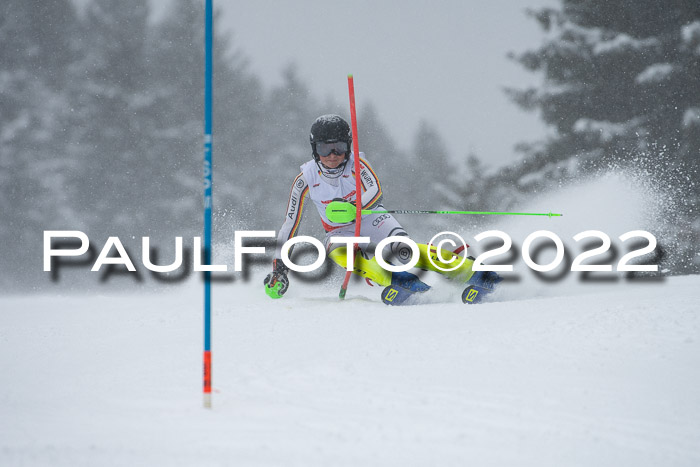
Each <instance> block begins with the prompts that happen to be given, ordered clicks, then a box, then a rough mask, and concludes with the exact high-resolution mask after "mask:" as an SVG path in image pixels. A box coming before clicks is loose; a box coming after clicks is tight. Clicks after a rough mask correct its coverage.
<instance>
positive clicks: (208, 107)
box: [204, 0, 214, 408]
mask: <svg viewBox="0 0 700 467" xmlns="http://www.w3.org/2000/svg"><path fill="white" fill-rule="evenodd" d="M212 3H213V0H206V5H205V13H204V23H205V24H204V264H211V217H212V215H211V210H212V185H213V180H212V172H213V171H214V167H213V166H212V124H211V121H212V72H213V60H212V58H213V57H212V48H213V42H214V41H213V37H214V35H213V29H214V24H213V5H212ZM204 407H206V408H211V271H204Z"/></svg>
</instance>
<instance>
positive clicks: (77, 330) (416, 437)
mask: <svg viewBox="0 0 700 467" xmlns="http://www.w3.org/2000/svg"><path fill="white" fill-rule="evenodd" d="M699 285H700V278H699V277H698V276H686V277H672V278H669V279H667V280H666V281H665V282H663V283H652V284H648V283H645V284H641V285H635V284H630V283H628V282H619V283H615V284H598V285H593V286H591V287H592V288H591V287H587V288H585V289H583V288H582V289H581V290H579V291H576V290H573V289H570V288H568V289H567V288H563V289H564V291H565V292H564V294H562V295H559V292H558V290H561V289H562V288H560V289H557V288H556V287H550V288H549V289H547V290H549V291H550V292H549V293H548V294H547V295H549V296H542V294H539V295H540V296H539V297H537V298H530V299H524V300H504V301H500V302H495V303H490V304H484V305H479V306H474V307H467V306H465V305H462V304H461V303H455V302H458V299H456V300H453V303H443V304H435V303H434V304H425V305H418V306H413V307H404V308H399V307H396V308H394V307H386V306H384V305H383V304H381V303H379V302H378V301H377V300H376V297H375V296H374V295H378V291H375V290H372V289H369V288H367V287H365V288H359V286H358V287H356V290H357V291H358V292H360V291H362V292H366V293H365V295H366V296H363V295H360V294H358V293H355V294H350V295H352V296H351V297H350V298H349V299H348V300H346V301H344V302H338V301H337V299H336V294H337V287H330V286H328V287H325V288H323V289H322V291H321V296H318V287H316V288H315V291H316V295H317V296H316V297H314V298H305V295H306V296H310V295H309V293H310V292H311V287H312V286H311V285H304V284H295V287H294V288H292V289H290V296H289V297H285V298H284V299H282V300H277V301H272V300H269V299H268V298H267V297H265V296H264V295H263V292H262V290H260V288H259V287H254V286H251V285H250V284H245V283H241V284H237V285H233V286H231V285H226V286H224V285H220V286H217V287H216V288H215V290H214V292H215V295H214V297H215V302H214V318H213V319H214V345H213V347H214V349H213V354H214V387H215V391H216V392H215V394H214V408H213V410H211V411H210V410H205V409H203V408H202V400H201V395H200V394H201V387H200V384H201V346H202V323H201V321H202V318H201V293H200V287H199V286H198V285H197V284H194V283H193V284H190V285H188V286H186V287H181V288H179V289H177V291H168V292H167V293H150V294H149V293H143V294H134V295H129V296H126V295H102V296H95V295H89V296H64V297H60V296H34V297H5V298H1V299H0V309H2V313H0V368H1V369H2V385H1V390H0V420H2V423H1V424H0V465H3V466H18V465H30V466H34V465H52V466H80V465H100V466H111V465H118V466H125V465H129V466H132V465H169V466H179V465H182V466H190V465H204V466H209V465H211V466H226V465H232V466H233V465H255V466H267V465H299V466H309V465H324V466H325V465H348V466H349V465H401V466H407V465H408V466H411V465H416V466H418V465H533V466H543V465H552V466H554V465H609V466H619V465H635V466H646V465H649V466H651V465H665V466H670V465H688V466H691V465H698V464H699V463H700V390H698V388H700V374H699V372H698V368H700V312H699V311H698V308H699V307H698V304H699V303H700V287H698V286H699ZM370 292H371V293H370Z"/></svg>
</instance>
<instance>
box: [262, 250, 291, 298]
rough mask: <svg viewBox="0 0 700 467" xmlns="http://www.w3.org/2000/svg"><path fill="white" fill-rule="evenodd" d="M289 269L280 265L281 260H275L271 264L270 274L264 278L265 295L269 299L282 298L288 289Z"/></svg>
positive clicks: (282, 264)
mask: <svg viewBox="0 0 700 467" xmlns="http://www.w3.org/2000/svg"><path fill="white" fill-rule="evenodd" d="M287 271H289V268H287V266H285V265H284V263H282V260H281V259H275V260H274V261H273V262H272V272H271V273H270V274H268V275H267V277H265V280H264V284H265V293H266V294H267V295H268V296H269V297H270V298H282V295H284V294H285V293H286V292H287V289H288V288H289V279H288V278H287Z"/></svg>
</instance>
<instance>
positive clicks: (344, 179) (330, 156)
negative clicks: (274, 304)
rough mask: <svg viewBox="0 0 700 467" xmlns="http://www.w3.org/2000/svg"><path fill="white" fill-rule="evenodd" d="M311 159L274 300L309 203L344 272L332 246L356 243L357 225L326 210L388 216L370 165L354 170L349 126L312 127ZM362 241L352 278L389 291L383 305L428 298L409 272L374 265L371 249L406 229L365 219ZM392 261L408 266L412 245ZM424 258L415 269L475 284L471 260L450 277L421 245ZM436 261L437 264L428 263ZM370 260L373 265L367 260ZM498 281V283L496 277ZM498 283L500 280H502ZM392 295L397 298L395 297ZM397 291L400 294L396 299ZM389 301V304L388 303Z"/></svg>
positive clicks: (270, 284) (269, 282)
mask: <svg viewBox="0 0 700 467" xmlns="http://www.w3.org/2000/svg"><path fill="white" fill-rule="evenodd" d="M309 140H310V143H311V150H312V155H313V159H312V160H310V161H308V162H306V163H305V164H303V165H302V166H301V173H300V174H299V175H297V177H296V178H295V179H294V182H293V183H292V188H291V192H290V195H289V201H288V203H287V215H286V218H285V222H284V225H282V228H281V229H280V231H279V234H278V237H277V251H276V253H275V259H274V260H273V263H272V272H271V273H269V274H268V275H267V277H266V278H265V281H264V284H265V291H266V292H267V294H268V295H269V296H270V297H272V298H280V297H282V295H284V293H285V292H286V291H287V289H288V287H289V279H288V278H287V272H288V269H287V267H286V266H285V265H284V263H283V262H282V260H281V259H280V258H281V250H282V245H283V244H284V242H286V241H287V240H289V239H290V238H292V237H294V236H295V235H296V233H297V230H298V228H299V224H300V222H301V218H302V212H303V209H304V205H305V201H306V198H307V197H308V198H310V199H311V201H313V203H314V204H315V205H316V208H317V209H318V213H319V215H320V217H321V222H322V224H323V227H324V229H325V230H326V239H325V245H326V249H327V253H328V256H329V257H330V258H331V259H332V260H333V261H335V262H336V263H337V264H338V265H340V266H341V267H343V268H345V267H346V258H347V251H346V246H345V245H343V244H339V243H331V242H330V239H331V238H332V237H334V236H343V237H353V236H354V235H355V225H354V224H355V222H354V221H353V222H350V223H346V224H338V223H335V222H332V221H331V220H330V219H329V218H328V217H327V215H326V206H327V205H328V204H329V203H330V202H331V201H345V202H350V203H356V202H358V199H359V201H360V202H361V203H362V209H373V210H384V208H383V206H382V188H381V184H380V183H379V179H378V178H377V175H376V173H375V172H374V170H373V169H372V167H371V165H370V164H369V163H368V162H367V160H366V159H365V158H364V153H362V152H361V153H360V167H359V168H356V167H355V165H354V160H353V157H352V153H351V151H350V148H351V143H352V133H351V131H350V125H348V123H347V122H346V121H345V120H343V119H342V118H341V117H340V116H338V115H323V116H320V117H318V118H317V119H316V121H315V122H314V123H313V125H312V126H311V133H310V136H309ZM355 170H359V171H360V180H361V181H362V189H363V193H361V194H360V196H359V197H358V196H357V193H356V189H355V187H356V185H355ZM360 227H361V230H360V236H363V237H369V238H370V243H369V245H368V244H361V245H360V249H361V252H362V254H358V255H356V256H355V260H354V272H355V273H356V274H359V275H361V276H362V277H365V278H367V279H369V280H371V281H373V282H375V283H376V284H378V285H381V286H384V287H386V288H385V289H384V292H383V293H382V299H383V300H384V302H385V303H387V304H392V305H395V304H400V302H403V301H405V298H407V297H408V296H410V295H411V294H412V293H414V292H424V291H426V290H428V289H429V288H430V286H428V285H427V284H425V283H423V282H421V281H420V279H419V278H418V277H417V276H415V275H414V274H411V273H408V272H393V273H392V272H390V271H386V270H385V269H383V268H382V267H380V266H379V264H378V263H377V262H376V259H375V258H374V254H373V253H374V252H373V248H374V246H375V245H376V244H377V243H378V242H380V241H381V240H382V239H384V238H386V237H390V236H408V234H407V233H406V231H405V230H404V228H403V227H402V226H401V224H399V222H398V221H397V220H396V219H395V218H394V217H393V216H392V215H390V214H368V215H363V216H362V222H361V225H360ZM390 245H391V246H390V248H391V254H390V255H387V256H391V257H392V258H393V260H394V262H395V261H398V262H400V263H403V264H406V263H408V262H409V261H410V260H411V259H412V254H413V252H412V250H411V248H410V247H409V245H407V244H405V243H400V242H394V243H391V244H390ZM419 251H420V257H419V259H418V263H417V264H416V267H418V268H420V269H428V270H434V271H438V272H441V273H443V274H445V275H447V276H448V277H450V278H455V279H458V280H460V281H462V282H466V281H468V280H469V279H471V278H472V276H473V275H474V272H473V271H472V270H471V265H472V263H473V259H472V258H467V259H466V260H465V261H464V263H463V264H462V265H461V266H460V267H459V268H457V269H456V270H454V271H449V272H447V273H445V272H443V270H439V269H437V268H436V267H435V266H434V265H433V264H432V263H433V262H436V263H437V264H438V265H440V263H443V262H442V261H441V259H440V258H439V257H438V255H437V254H436V251H435V250H434V248H433V249H432V251H431V250H430V249H429V248H428V246H427V245H419ZM428 256H430V257H432V259H433V262H431V261H429V260H428ZM441 256H442V259H445V260H447V263H443V266H444V267H443V269H447V268H449V266H450V264H449V261H450V259H451V258H452V257H453V256H454V254H453V253H452V252H446V251H442V255H441ZM367 258H371V259H367ZM491 274H493V273H490V274H487V275H486V276H488V278H489V280H486V277H483V276H484V275H483V274H478V275H476V276H478V278H479V280H478V282H479V283H483V284H481V285H482V286H490V287H491V288H493V285H494V283H495V282H494V281H496V278H498V276H497V275H495V274H493V276H491ZM494 276H495V277H494ZM498 279H500V278H498ZM392 290H393V293H392V292H391V291H392ZM397 291H401V292H402V293H401V294H399V295H398V297H399V299H395V298H396V297H397ZM387 296H388V298H387Z"/></svg>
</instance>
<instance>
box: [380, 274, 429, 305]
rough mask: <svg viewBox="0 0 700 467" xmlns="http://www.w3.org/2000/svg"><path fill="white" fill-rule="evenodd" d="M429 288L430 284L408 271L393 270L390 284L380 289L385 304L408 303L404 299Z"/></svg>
mask: <svg viewBox="0 0 700 467" xmlns="http://www.w3.org/2000/svg"><path fill="white" fill-rule="evenodd" d="M428 290H430V286H429V285H428V284H426V283H425V282H423V281H421V280H420V279H419V278H418V276H416V275H415V274H411V273H410V272H393V273H392V274H391V285H390V286H388V287H386V288H385V289H384V290H383V291H382V301H383V302H384V303H385V304H387V305H393V306H398V305H408V304H409V303H407V302H406V301H407V300H408V299H409V298H411V297H412V296H413V295H414V294H416V293H423V292H427V291H428Z"/></svg>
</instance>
